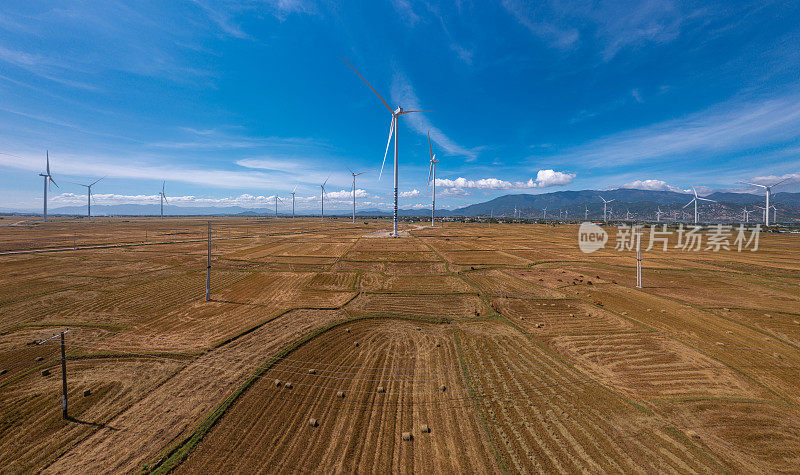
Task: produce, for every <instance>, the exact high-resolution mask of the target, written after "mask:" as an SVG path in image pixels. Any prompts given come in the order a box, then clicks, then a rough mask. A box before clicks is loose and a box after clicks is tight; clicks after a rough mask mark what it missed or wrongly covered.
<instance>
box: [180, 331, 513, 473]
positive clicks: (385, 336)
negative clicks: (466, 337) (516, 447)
mask: <svg viewBox="0 0 800 475" xmlns="http://www.w3.org/2000/svg"><path fill="white" fill-rule="evenodd" d="M345 328H347V329H349V330H350V333H347V332H346V331H345ZM355 340H357V341H360V342H362V343H363V345H361V346H359V347H355V346H353V344H352V342H353V341H355ZM437 344H438V345H439V346H438V347H437ZM311 366H313V367H316V368H318V371H317V372H316V374H308V372H307V371H304V370H305V369H306V368H308V367H311ZM275 379H279V380H291V381H292V383H293V385H294V387H293V388H292V389H286V388H283V387H275V386H274V385H273V384H271V382H272V381H273V380H275ZM442 384H444V385H446V386H447V387H448V388H451V391H449V392H446V393H442V392H440V391H437V389H436V388H437V387H438V386H440V385H442ZM378 386H383V387H385V392H384V393H379V392H378V390H377V388H378ZM339 391H341V392H343V393H344V395H345V397H344V398H337V397H336V393H337V392H339ZM463 396H464V386H463V383H462V380H461V377H460V373H459V372H458V356H457V352H456V347H455V344H454V339H453V333H452V330H451V329H449V328H447V327H442V326H434V325H427V324H417V323H412V322H403V321H391V320H388V321H387V320H381V321H375V322H356V323H352V324H348V325H345V326H342V327H337V328H335V329H333V330H331V331H329V332H327V333H325V334H324V335H322V336H320V337H318V338H316V339H314V340H312V341H311V342H309V343H307V344H305V345H303V346H302V347H301V348H300V349H298V350H297V351H294V352H292V353H291V354H290V356H288V357H287V359H286V361H282V362H280V363H278V364H277V365H275V366H274V367H273V368H272V369H270V370H269V371H268V372H267V373H266V374H265V375H264V377H262V378H259V380H257V381H256V382H255V383H254V384H253V385H252V386H251V387H250V388H248V389H247V391H246V392H245V394H244V395H243V396H242V397H241V398H240V399H239V400H238V401H237V402H236V404H235V405H234V406H233V407H232V408H231V409H230V410H229V411H228V412H227V413H226V414H225V416H223V418H222V420H221V421H220V422H219V423H218V424H217V425H216V426H215V427H214V429H213V430H212V431H211V432H210V433H209V434H208V435H207V436H206V437H205V438H204V439H203V441H202V442H201V443H200V444H199V445H198V447H197V449H196V450H195V451H194V452H193V453H192V454H191V455H190V456H189V458H188V459H187V461H186V462H185V463H184V464H183V465H181V467H180V470H179V471H180V472H187V473H196V472H216V471H219V470H221V469H223V467H224V468H225V469H226V470H235V471H238V472H250V471H258V470H260V469H262V468H263V467H265V466H267V465H269V466H270V470H271V471H275V472H288V471H301V472H305V471H323V472H329V471H336V470H342V471H348V472H354V471H358V472H383V473H387V472H397V471H424V472H432V473H446V472H452V473H456V472H457V473H475V472H490V471H498V469H499V467H498V466H497V465H496V462H495V461H494V460H493V458H492V456H491V451H490V448H489V447H488V445H487V442H486V441H485V440H484V439H483V437H482V436H481V428H480V421H479V419H478V418H477V417H476V414H475V413H474V412H473V411H472V407H471V404H470V403H469V400H468V399H467V400H465V399H464V397H463ZM310 418H311V419H314V420H315V421H317V422H316V424H309V422H308V421H309V420H310ZM423 424H427V425H428V426H429V427H431V428H432V430H431V432H430V433H423V432H422V431H421V428H422V425H423ZM404 432H408V433H410V434H411V435H412V436H413V442H411V443H407V442H405V441H403V440H402V434H403V433H404ZM455 454H459V455H458V456H454V455H455Z"/></svg>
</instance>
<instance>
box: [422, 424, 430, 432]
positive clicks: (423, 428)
mask: <svg viewBox="0 0 800 475" xmlns="http://www.w3.org/2000/svg"><path fill="white" fill-rule="evenodd" d="M420 432H422V433H423V434H430V433H431V428H430V427H429V426H428V424H422V428H420Z"/></svg>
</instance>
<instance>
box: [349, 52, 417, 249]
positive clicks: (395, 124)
mask: <svg viewBox="0 0 800 475" xmlns="http://www.w3.org/2000/svg"><path fill="white" fill-rule="evenodd" d="M342 59H343V60H344V62H345V63H347V65H348V66H350V67H351V68H353V71H355V72H356V74H358V77H360V78H361V79H362V80H363V81H364V82H365V83H366V84H367V86H369V88H370V89H372V92H374V93H375V95H376V96H378V99H380V100H381V102H383V105H384V106H386V108H387V109H389V112H391V114H392V120H391V122H390V124H389V140H388V141H387V142H386V151H385V152H384V153H383V163H382V164H381V172H380V173H379V174H378V180H380V179H381V176H382V175H383V165H384V164H386V155H387V154H388V153H389V144H391V143H392V134H394V214H393V229H394V233H393V236H395V237H397V183H398V176H397V171H398V165H397V158H398V151H397V128H398V125H399V124H398V122H397V119H398V118H399V117H400V116H401V115H405V114H410V113H412V112H430V111H405V110H403V108H402V107H398V108H397V109H394V110H392V108H391V107H389V104H387V103H386V101H385V100H383V97H381V95H380V94H378V91H376V90H375V88H374V87H372V85H371V84H370V83H369V82H367V80H366V79H364V76H362V75H361V73H359V72H358V70H357V69H356V68H355V67H353V65H352V64H350V62H348V61H347V60H346V59H344V58H342Z"/></svg>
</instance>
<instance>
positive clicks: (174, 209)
mask: <svg viewBox="0 0 800 475" xmlns="http://www.w3.org/2000/svg"><path fill="white" fill-rule="evenodd" d="M600 196H603V197H604V198H606V199H607V200H613V201H611V202H610V203H609V205H608V209H609V211H612V212H613V216H615V217H617V218H621V217H623V216H626V215H627V213H628V212H629V211H630V213H631V216H632V218H642V219H645V218H646V219H650V218H651V217H653V216H655V213H656V211H657V210H658V209H659V208H660V209H661V210H662V211H664V212H665V213H666V214H665V216H667V217H669V216H670V215H672V216H678V215H680V213H681V212H682V211H684V210H683V206H684V205H685V204H686V203H688V202H689V201H691V199H692V195H690V194H688V193H676V192H673V191H650V190H633V189H626V188H620V189H617V190H603V191H599V190H581V191H556V192H553V193H542V194H535V195H534V194H513V195H504V196H500V197H497V198H494V199H492V200H489V201H486V202H483V203H475V204H472V205H469V206H464V207H462V208H457V209H454V210H445V209H439V210H437V211H436V215H437V216H441V217H445V216H466V217H475V216H489V215H490V214H493V215H494V216H495V217H510V216H513V214H514V209H515V208H516V210H517V212H518V213H519V214H518V216H521V217H525V218H541V217H542V216H543V209H544V208H547V215H546V216H547V218H553V217H558V216H559V213H563V215H562V216H567V217H569V218H572V219H575V218H583V217H584V216H585V215H587V214H586V209H587V208H588V210H589V211H588V218H590V219H597V218H598V217H600V216H602V214H603V201H602V200H601V199H600ZM706 198H708V199H711V200H714V201H716V202H717V203H708V202H703V203H701V208H702V210H703V211H702V213H703V214H704V215H705V216H707V218H708V219H715V218H719V219H731V218H732V217H733V216H739V215H741V213H742V209H743V208H745V207H747V208H748V209H753V206H754V205H761V206H763V203H764V195H763V194H760V195H759V194H751V193H731V192H715V193H712V194H710V195H708V196H706ZM772 203H774V204H775V205H776V206H777V207H778V209H779V212H778V213H779V216H781V217H783V218H786V219H800V193H787V192H781V193H775V194H773V195H772ZM50 213H51V214H54V215H56V214H64V215H79V216H82V215H85V214H86V207H85V206H83V205H81V206H65V207H60V208H55V209H51V210H50ZM159 213H160V209H159V206H158V205H157V204H153V205H136V204H129V205H110V206H109V205H94V206H92V214H93V215H95V216H158V215H159ZM164 214H165V215H169V216H209V215H216V216H273V215H274V214H275V211H274V209H270V208H261V209H251V208H243V207H240V206H230V207H189V206H186V207H182V206H174V205H167V206H164ZM349 214H350V210H349V209H331V210H327V209H326V215H331V216H333V215H339V216H348V215H349ZM356 214H357V215H358V216H361V217H366V216H384V217H385V216H391V215H392V212H391V211H390V210H380V209H363V210H358V211H357V213H356ZM399 214H400V216H403V217H426V216H430V214H431V210H430V208H423V209H401V210H399ZM756 214H758V213H756ZM297 215H298V216H300V215H306V216H308V215H316V213H299V212H298V213H297ZM279 216H287V213H285V212H284V211H283V210H281V211H280V212H279Z"/></svg>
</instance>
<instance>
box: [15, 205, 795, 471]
mask: <svg viewBox="0 0 800 475" xmlns="http://www.w3.org/2000/svg"><path fill="white" fill-rule="evenodd" d="M206 221H207V218H202V219H201V218H196V219H195V218H179V219H172V218H170V219H167V218H165V219H163V220H160V219H159V220H154V219H152V218H130V219H127V218H125V219H122V218H97V219H96V220H95V219H92V221H91V222H86V221H85V220H67V219H63V218H58V219H54V220H53V221H52V222H48V223H47V224H42V223H35V224H34V222H33V221H31V220H30V219H27V218H20V217H16V218H15V220H14V221H13V223H14V224H15V225H14V226H9V225H7V224H3V223H5V220H4V219H3V218H0V247H4V248H5V249H7V250H12V249H13V250H22V251H30V250H37V252H35V253H27V254H6V255H0V266H2V269H3V272H2V273H0V284H2V285H0V401H2V404H3V407H4V408H8V410H6V411H5V412H4V413H3V414H2V417H0V453H1V454H2V455H0V461H2V462H3V463H4V466H5V467H6V470H8V471H13V472H33V471H47V472H54V473H55V472H58V473H63V472H70V471H74V468H75V467H81V469H82V471H87V472H136V471H140V470H143V471H145V472H149V471H151V470H154V469H164V470H166V469H177V470H178V471H193V472H196V471H207V472H211V471H213V472H220V471H250V470H255V471H264V470H268V471H275V472H292V471H302V472H305V471H324V472H344V471H348V472H353V471H359V472H389V471H392V472H395V471H412V470H413V471H431V472H434V471H435V472H446V473H450V472H459V473H474V472H480V473H483V472H534V471H537V472H580V471H584V472H646V473H652V472H681V473H685V472H724V471H728V472H734V473H739V472H786V471H793V470H794V467H796V466H797V464H798V456H797V454H798V453H800V433H799V432H798V424H799V422H798V421H800V382H798V381H800V380H798V378H797V368H800V351H799V350H798V347H800V313H798V310H797V309H798V308H800V305H798V304H800V288H798V286H797V282H798V277H800V274H798V271H800V264H798V262H800V244H799V243H798V242H797V235H789V234H777V233H775V234H773V233H765V234H764V235H762V239H761V247H760V249H759V251H758V252H752V253H751V252H747V253H744V252H743V253H737V252H735V251H727V252H723V251H721V252H720V253H714V252H705V251H700V252H697V253H695V252H684V251H679V250H676V251H674V252H673V249H670V250H669V251H666V252H664V251H654V252H643V255H644V263H645V265H644V272H643V273H644V288H641V289H638V288H635V286H634V281H635V274H634V272H635V261H634V260H633V254H632V253H631V252H630V251H625V252H619V251H615V250H614V249H613V244H612V245H611V246H610V247H607V248H606V249H604V250H602V251H598V252H596V253H593V254H583V253H582V252H580V251H579V250H578V248H577V244H576V242H575V233H576V229H575V226H567V225H557V226H551V225H531V224H514V225H511V224H491V225H488V224H481V223H469V224H466V223H454V222H447V223H444V224H443V225H442V226H439V225H438V223H437V226H436V227H434V228H431V227H428V226H420V225H417V224H405V223H404V224H403V225H402V226H401V230H402V232H403V235H404V236H406V237H401V238H377V237H369V236H371V235H376V233H377V234H381V233H383V234H385V231H386V229H388V226H389V225H390V222H389V221H387V220H372V219H364V220H359V223H357V224H356V225H355V226H354V225H352V224H351V223H350V222H349V220H341V219H331V220H328V219H327V217H326V221H325V223H321V222H320V221H319V220H318V219H306V218H297V219H295V220H291V219H285V218H277V219H275V218H264V217H260V218H239V217H237V218H233V217H232V218H216V219H214V220H213V222H212V239H213V241H212V272H211V300H210V301H205V299H204V292H205V278H206V272H205V271H206V267H205V266H206V257H207V256H206V252H207V250H206V245H207V243H206V237H207V236H206V234H205V233H206V226H207V224H206ZM16 223H21V224H19V225H16ZM76 237H77V239H75V238H76ZM73 241H75V242H76V244H77V246H76V247H78V249H72V248H71V246H72V245H73ZM88 244H102V245H106V246H111V247H103V248H92V249H88V248H85V247H83V248H82V246H85V245H88ZM59 247H60V248H63V249H62V250H55V249H56V248H59ZM43 249H47V251H46V252H38V251H41V250H43ZM65 328H70V332H69V333H67V334H66V337H67V338H66V341H67V367H68V378H67V381H68V395H69V401H70V416H71V417H72V419H67V420H62V419H61V418H60V417H59V414H60V405H59V398H60V387H61V386H60V361H59V357H60V354H59V353H58V351H57V350H58V345H56V344H55V342H48V343H47V344H45V345H34V344H32V343H33V340H40V339H42V338H44V337H47V336H50V335H51V334H52V333H53V332H54V331H60V330H63V329H65ZM42 371H49V374H47V375H44V376H43V375H42ZM86 390H89V392H88V393H87V395H86V396H84V395H83V394H84V391H86Z"/></svg>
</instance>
